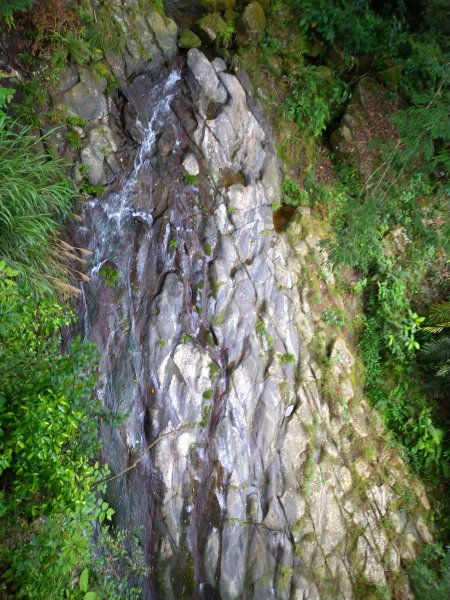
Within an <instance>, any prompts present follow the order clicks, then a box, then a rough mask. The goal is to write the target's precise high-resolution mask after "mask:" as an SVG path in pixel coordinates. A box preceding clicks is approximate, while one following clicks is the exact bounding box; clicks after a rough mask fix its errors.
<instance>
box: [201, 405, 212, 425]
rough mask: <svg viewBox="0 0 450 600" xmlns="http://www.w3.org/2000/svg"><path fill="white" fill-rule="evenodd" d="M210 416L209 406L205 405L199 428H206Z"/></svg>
mask: <svg viewBox="0 0 450 600" xmlns="http://www.w3.org/2000/svg"><path fill="white" fill-rule="evenodd" d="M210 414H211V406H210V405H209V404H205V405H204V406H203V408H202V419H201V421H200V427H206V426H207V425H208V421H209V415H210Z"/></svg>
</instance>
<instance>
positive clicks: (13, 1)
mask: <svg viewBox="0 0 450 600" xmlns="http://www.w3.org/2000/svg"><path fill="white" fill-rule="evenodd" d="M36 1H37V0H3V1H2V4H1V6H0V17H11V16H12V15H13V14H14V13H15V12H25V11H27V10H29V9H30V8H31V7H32V6H33V4H34V3H35V2H36Z"/></svg>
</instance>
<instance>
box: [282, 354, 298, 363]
mask: <svg viewBox="0 0 450 600" xmlns="http://www.w3.org/2000/svg"><path fill="white" fill-rule="evenodd" d="M280 362H281V364H282V365H289V364H293V363H295V356H294V355H293V354H289V353H288V352H286V353H285V354H282V355H281V356H280Z"/></svg>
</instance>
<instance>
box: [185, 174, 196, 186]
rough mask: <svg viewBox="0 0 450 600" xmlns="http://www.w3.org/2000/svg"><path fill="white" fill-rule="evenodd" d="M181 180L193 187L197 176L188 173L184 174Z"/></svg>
mask: <svg viewBox="0 0 450 600" xmlns="http://www.w3.org/2000/svg"><path fill="white" fill-rule="evenodd" d="M183 179H184V182H185V183H187V184H188V185H195V184H196V183H197V181H198V175H191V174H190V173H187V172H185V173H184V175H183Z"/></svg>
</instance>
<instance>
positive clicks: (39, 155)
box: [0, 118, 75, 293]
mask: <svg viewBox="0 0 450 600" xmlns="http://www.w3.org/2000/svg"><path fill="white" fill-rule="evenodd" d="M43 141H44V142H45V139H44V140H43ZM74 195H75V188H74V185H73V184H72V182H71V181H70V180H69V179H68V178H67V177H66V176H65V175H64V171H63V163H62V162H61V161H60V160H57V159H54V158H51V157H50V156H48V155H47V154H46V153H45V151H44V149H43V146H42V140H41V141H39V140H37V139H36V138H35V137H34V136H33V135H32V134H31V131H30V129H29V128H27V127H25V128H20V127H18V126H17V124H16V123H14V122H13V121H11V120H10V119H8V118H4V119H3V120H1V121H0V259H3V260H4V261H5V262H6V264H7V265H8V266H9V267H11V268H13V269H15V270H17V271H18V273H19V277H20V279H21V280H22V281H26V282H27V284H29V285H30V286H31V287H32V288H33V289H34V290H35V291H37V292H39V293H40V292H42V291H44V290H46V291H51V290H53V289H54V286H55V285H58V284H60V285H62V286H64V283H65V282H66V280H67V276H68V270H67V265H66V262H65V254H66V253H67V251H65V250H64V249H63V248H62V247H61V246H60V245H59V244H58V241H57V235H58V232H59V230H60V229H61V224H62V222H63V221H64V219H66V218H67V217H68V216H69V214H70V210H71V206H72V201H73V198H74Z"/></svg>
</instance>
